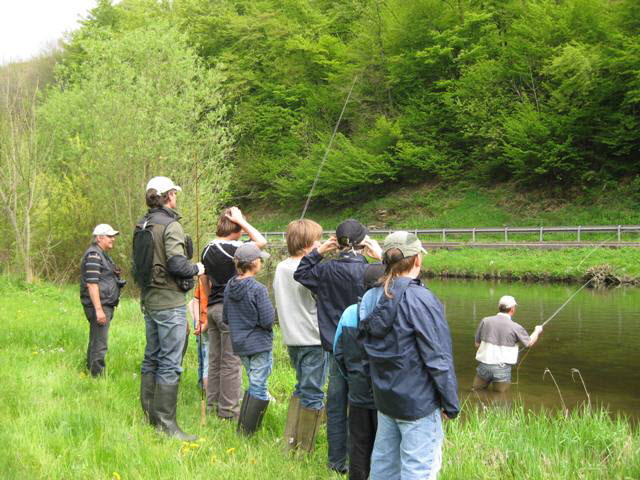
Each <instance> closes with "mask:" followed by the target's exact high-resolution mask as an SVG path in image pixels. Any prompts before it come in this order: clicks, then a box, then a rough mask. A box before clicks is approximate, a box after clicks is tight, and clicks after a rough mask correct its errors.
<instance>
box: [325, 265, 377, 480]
mask: <svg viewBox="0 0 640 480" xmlns="http://www.w3.org/2000/svg"><path fill="white" fill-rule="evenodd" d="M383 274H384V265H378V264H376V265H369V266H368V267H367V270H366V271H365V273H364V284H365V288H367V289H369V288H372V287H374V286H376V285H378V282H379V280H380V278H381V277H382V276H383ZM368 299H369V301H370V302H372V305H370V306H367V305H363V304H361V303H357V304H354V305H351V306H350V307H347V309H346V310H345V311H344V313H343V314H342V317H341V318H340V323H338V328H337V330H336V338H335V340H334V341H333V354H334V355H335V358H336V362H337V363H338V366H339V367H340V372H341V373H342V375H343V376H344V378H345V379H346V381H347V384H348V385H349V415H348V423H349V438H350V439H351V441H350V442H349V480H366V479H367V478H369V471H370V470H371V452H372V450H373V441H374V440H375V437H376V427H377V425H378V421H377V419H378V412H377V411H376V406H375V403H374V401H373V391H372V389H371V376H370V373H369V361H368V359H367V354H366V352H365V351H364V346H363V345H362V341H361V339H360V338H359V337H358V323H359V321H360V314H359V310H360V311H362V310H364V311H370V310H373V308H374V307H375V305H376V303H377V301H378V298H377V297H373V296H369V297H368Z"/></svg>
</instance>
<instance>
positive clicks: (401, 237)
mask: <svg viewBox="0 0 640 480" xmlns="http://www.w3.org/2000/svg"><path fill="white" fill-rule="evenodd" d="M393 248H397V249H398V250H400V251H401V252H402V255H403V256H404V257H405V258H407V257H411V256H413V255H417V254H418V253H427V251H426V250H425V249H424V248H422V242H421V241H420V239H419V238H418V237H417V236H416V235H415V234H413V233H410V232H404V231H402V230H401V231H399V232H393V233H391V234H389V235H387V238H385V239H384V243H383V245H382V251H384V252H385V253H386V252H388V251H389V250H391V249H393Z"/></svg>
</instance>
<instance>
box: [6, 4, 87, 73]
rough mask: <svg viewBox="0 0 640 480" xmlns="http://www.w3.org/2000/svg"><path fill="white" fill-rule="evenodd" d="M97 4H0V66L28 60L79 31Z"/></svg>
mask: <svg viewBox="0 0 640 480" xmlns="http://www.w3.org/2000/svg"><path fill="white" fill-rule="evenodd" d="M96 3H97V2H96V0H0V65H2V64H4V63H7V62H10V61H13V60H27V59H29V58H31V57H33V56H35V55H37V54H38V53H40V52H41V51H42V50H43V49H45V47H47V45H51V44H55V42H56V40H58V39H59V38H61V37H62V36H63V34H64V33H65V32H69V31H71V30H75V29H77V28H78V27H79V24H78V20H80V19H81V18H84V17H86V16H87V12H88V11H89V10H90V9H92V8H93V7H95V5H96Z"/></svg>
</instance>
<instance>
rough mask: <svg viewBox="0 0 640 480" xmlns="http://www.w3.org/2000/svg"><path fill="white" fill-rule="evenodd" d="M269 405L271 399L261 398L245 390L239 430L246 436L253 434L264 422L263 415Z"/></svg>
mask: <svg viewBox="0 0 640 480" xmlns="http://www.w3.org/2000/svg"><path fill="white" fill-rule="evenodd" d="M268 406H269V400H260V399H259V398H256V397H254V396H252V395H249V392H244V398H243V399H242V407H241V408H240V418H239V419H238V432H240V433H242V434H243V435H246V436H251V435H253V434H254V433H255V432H256V431H257V430H258V429H259V428H260V425H261V424H262V417H263V416H264V412H265V411H266V410H267V407H268Z"/></svg>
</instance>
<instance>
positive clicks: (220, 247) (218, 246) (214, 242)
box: [202, 240, 233, 260]
mask: <svg viewBox="0 0 640 480" xmlns="http://www.w3.org/2000/svg"><path fill="white" fill-rule="evenodd" d="M214 245H215V246H216V247H217V248H218V250H220V252H222V254H223V255H224V256H226V257H228V258H230V259H231V260H233V255H229V252H227V251H226V250H225V249H224V248H222V245H220V242H218V241H217V240H212V241H211V242H209V244H208V245H207V248H205V249H204V252H203V253H202V258H204V257H206V256H207V252H208V251H209V249H210V248H211V247H213V246H214Z"/></svg>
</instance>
